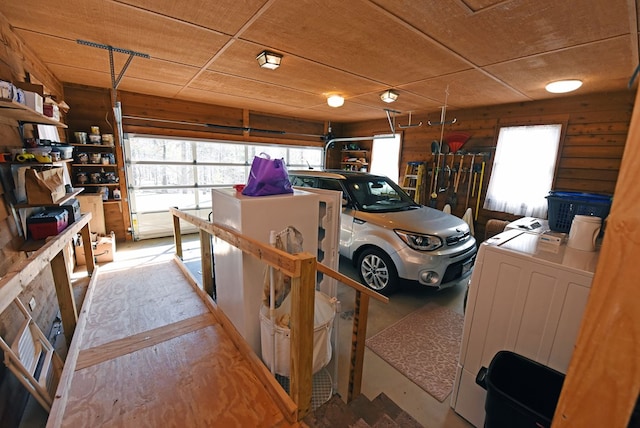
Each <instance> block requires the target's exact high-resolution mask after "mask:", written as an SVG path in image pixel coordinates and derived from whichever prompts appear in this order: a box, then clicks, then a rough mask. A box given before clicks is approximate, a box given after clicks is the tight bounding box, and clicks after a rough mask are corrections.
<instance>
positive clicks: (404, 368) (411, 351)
mask: <svg viewBox="0 0 640 428" xmlns="http://www.w3.org/2000/svg"><path fill="white" fill-rule="evenodd" d="M463 321H464V317H463V316H462V315H461V314H459V313H457V312H454V311H452V310H450V309H447V308H445V307H441V306H438V305H436V304H435V303H429V304H427V305H425V306H423V307H422V308H420V309H418V310H416V311H414V312H412V313H411V314H409V315H407V316H406V317H404V318H402V319H401V320H400V321H398V322H396V323H395V324H393V325H391V326H389V327H387V328H385V329H384V330H382V331H381V332H379V333H377V334H376V335H374V336H372V337H370V338H369V339H367V341H366V345H367V347H368V348H369V349H371V350H372V351H373V352H375V353H376V354H377V355H378V356H379V357H380V358H382V359H383V360H385V361H386V362H387V363H389V364H391V365H392V366H393V367H394V368H395V369H397V370H398V371H400V372H401V373H402V374H404V375H405V376H406V377H407V378H409V379H410V380H411V381H412V382H413V383H415V384H416V385H418V386H419V387H420V388H422V389H424V390H425V391H426V392H428V393H429V394H430V395H432V396H433V397H434V398H435V399H436V400H438V401H440V402H443V401H444V400H445V398H447V396H448V395H449V394H450V393H451V390H452V388H453V382H454V379H455V374H456V364H457V361H458V353H459V351H460V344H461V343H462V325H463Z"/></svg>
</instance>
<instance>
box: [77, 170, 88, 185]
mask: <svg viewBox="0 0 640 428" xmlns="http://www.w3.org/2000/svg"><path fill="white" fill-rule="evenodd" d="M88 179H89V177H88V176H87V173H86V172H79V173H77V174H76V181H77V182H78V184H85V183H86V182H87V180H88Z"/></svg>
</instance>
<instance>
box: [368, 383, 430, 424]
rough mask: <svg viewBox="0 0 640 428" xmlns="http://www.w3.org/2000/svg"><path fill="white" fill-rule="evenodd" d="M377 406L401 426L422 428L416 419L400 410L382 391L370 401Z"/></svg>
mask: <svg viewBox="0 0 640 428" xmlns="http://www.w3.org/2000/svg"><path fill="white" fill-rule="evenodd" d="M371 402H372V403H373V404H375V405H376V406H377V407H379V408H381V409H383V410H384V413H385V414H387V415H388V416H389V417H390V418H391V419H392V420H393V421H394V422H395V423H397V424H398V425H399V426H401V427H406V428H422V425H421V424H420V423H419V422H418V421H416V420H415V419H414V418H413V416H411V415H410V414H409V413H407V412H405V411H404V410H402V408H401V407H400V406H398V405H397V404H396V402H395V401H393V400H392V399H391V398H389V397H388V396H387V395H386V394H385V393H384V392H381V393H380V394H379V395H378V396H377V397H376V398H374V399H373V400H372V401H371Z"/></svg>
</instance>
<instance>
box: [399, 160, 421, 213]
mask: <svg viewBox="0 0 640 428" xmlns="http://www.w3.org/2000/svg"><path fill="white" fill-rule="evenodd" d="M423 176H424V163H423V162H417V161H414V162H408V163H407V167H406V168H405V171H404V177H403V179H402V189H403V190H404V191H405V192H407V193H408V194H409V196H411V197H412V198H413V200H414V201H415V202H416V203H420V191H421V190H422V180H423V178H424V177H423Z"/></svg>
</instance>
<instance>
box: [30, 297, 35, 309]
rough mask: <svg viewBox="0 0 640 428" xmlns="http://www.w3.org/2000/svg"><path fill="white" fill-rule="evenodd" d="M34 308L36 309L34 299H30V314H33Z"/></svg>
mask: <svg viewBox="0 0 640 428" xmlns="http://www.w3.org/2000/svg"><path fill="white" fill-rule="evenodd" d="M35 308H36V299H35V297H32V298H31V300H29V309H31V312H33V310H34V309H35Z"/></svg>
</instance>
